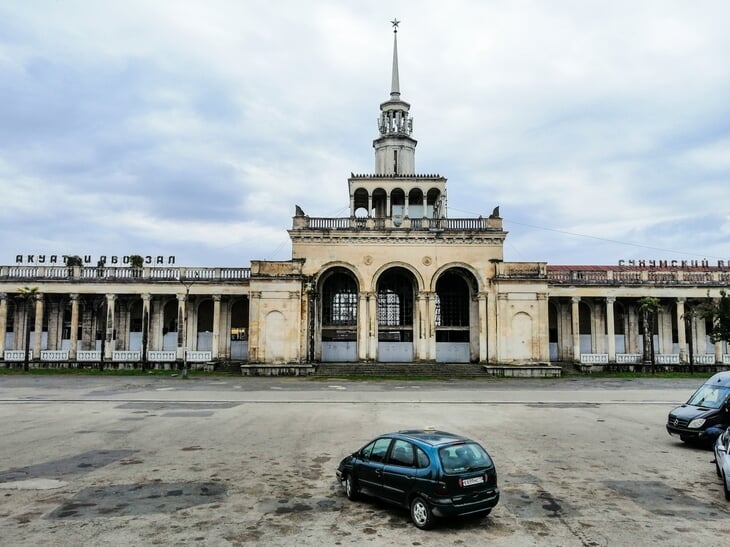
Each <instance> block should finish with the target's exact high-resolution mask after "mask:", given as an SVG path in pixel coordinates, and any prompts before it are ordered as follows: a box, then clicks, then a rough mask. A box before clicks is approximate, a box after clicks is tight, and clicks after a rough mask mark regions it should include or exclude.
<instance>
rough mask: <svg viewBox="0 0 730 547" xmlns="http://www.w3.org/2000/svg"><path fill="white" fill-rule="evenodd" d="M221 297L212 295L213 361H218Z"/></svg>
mask: <svg viewBox="0 0 730 547" xmlns="http://www.w3.org/2000/svg"><path fill="white" fill-rule="evenodd" d="M220 331H221V295H220V294H214V295H213V359H218V355H219V354H220V348H219V346H220V343H221V332H220Z"/></svg>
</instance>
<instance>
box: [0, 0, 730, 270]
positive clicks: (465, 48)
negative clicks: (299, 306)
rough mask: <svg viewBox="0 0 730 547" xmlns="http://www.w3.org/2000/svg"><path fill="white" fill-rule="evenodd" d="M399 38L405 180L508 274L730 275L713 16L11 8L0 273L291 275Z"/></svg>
mask: <svg viewBox="0 0 730 547" xmlns="http://www.w3.org/2000/svg"><path fill="white" fill-rule="evenodd" d="M393 18H397V19H399V20H400V21H401V23H400V26H399V32H398V56H399V66H400V91H401V98H402V99H403V100H405V101H408V102H409V103H410V104H411V114H412V115H413V118H414V130H413V136H414V138H416V139H417V140H418V146H417V149H416V171H417V172H418V173H424V174H434V173H437V174H440V175H443V176H445V177H446V178H447V179H448V183H447V191H448V215H449V217H452V218H465V217H466V218H468V217H477V216H479V215H482V216H487V215H489V214H490V213H491V212H492V210H493V209H494V207H496V206H499V207H500V214H501V216H502V218H503V219H504V221H503V222H504V228H505V230H506V231H507V232H508V236H507V239H506V242H505V246H504V259H505V260H507V261H517V262H523V261H525V262H531V261H544V262H548V263H549V264H554V265H560V264H562V265H575V264H602V265H617V264H618V262H619V261H620V260H632V259H633V260H640V259H646V260H652V259H656V260H702V259H707V260H708V261H709V262H710V263H711V264H713V265H714V264H716V263H717V261H718V260H724V261H726V262H728V261H730V207H729V205H730V62H728V58H729V57H730V32H728V30H727V28H728V21H730V2H727V1H726V0H717V1H715V0H703V1H701V2H690V1H678V0H677V1H675V0H663V1H651V0H645V1H636V0H631V1H624V0H612V1H610V2H608V1H593V0H572V1H571V0H552V1H550V2H545V1H540V0H535V1H519V0H518V1H514V0H510V1H508V0H505V1H500V0H474V1H471V0H450V1H449V2H448V3H447V2H443V1H442V0H439V1H431V0H419V1H397V0H391V1H388V2H384V1H380V0H373V1H368V2H365V1H347V0H337V1H335V0H333V1H327V0H322V1H317V0H312V1H308V2H301V1H294V0H291V1H290V0H277V1H271V0H262V1H258V0H240V1H223V0H219V1H215V0H214V1H206V2H193V1H184V0H183V1H180V0H175V1H164V0H155V1H149V0H143V1H137V0H125V2H97V1H92V0H88V1H73V0H34V1H33V2H23V1H20V0H18V1H13V0H6V1H4V2H2V3H0V265H12V264H15V263H16V256H17V255H23V256H24V257H25V258H24V261H27V255H33V257H34V260H36V261H37V260H38V256H39V255H46V256H50V255H59V256H60V255H63V254H68V255H80V256H92V257H93V260H94V264H95V263H96V262H95V261H96V259H97V258H98V257H100V256H120V257H121V256H125V255H130V254H140V255H143V256H147V255H149V256H153V257H156V256H164V257H169V256H174V257H175V262H176V265H178V266H200V267H205V266H207V267H247V266H249V264H250V261H251V260H288V259H290V258H291V242H290V240H289V236H288V233H287V229H290V228H291V226H292V217H293V215H294V212H295V205H299V206H300V207H301V208H302V209H303V210H304V211H305V213H306V214H307V215H309V216H311V217H345V216H348V215H349V197H348V189H347V178H348V177H349V176H350V174H351V173H353V172H354V173H372V172H373V171H374V151H373V148H372V141H373V139H375V138H376V137H377V133H378V131H377V125H376V121H377V117H378V114H379V105H380V103H381V102H383V101H385V100H387V99H388V97H389V92H390V82H391V61H392V45H393V33H392V28H391V25H390V21H391V20H392V19H393Z"/></svg>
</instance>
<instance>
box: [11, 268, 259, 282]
mask: <svg viewBox="0 0 730 547" xmlns="http://www.w3.org/2000/svg"><path fill="white" fill-rule="evenodd" d="M250 277H251V268H166V267H160V268H129V267H116V266H114V267H96V266H89V267H85V268H84V267H80V266H74V267H70V268H67V267H64V266H61V267H59V266H52V267H51V266H0V280H18V281H21V280H22V281H67V280H84V281H89V282H100V283H104V282H115V283H118V282H127V283H147V282H156V281H185V280H195V281H196V282H201V283H205V282H215V283H221V282H240V281H243V280H246V279H249V278H250Z"/></svg>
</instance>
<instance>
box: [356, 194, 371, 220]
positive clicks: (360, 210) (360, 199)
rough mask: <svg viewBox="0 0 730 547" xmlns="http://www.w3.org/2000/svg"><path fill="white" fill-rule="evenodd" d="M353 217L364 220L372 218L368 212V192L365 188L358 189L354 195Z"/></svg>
mask: <svg viewBox="0 0 730 547" xmlns="http://www.w3.org/2000/svg"><path fill="white" fill-rule="evenodd" d="M353 215H354V216H356V217H358V218H362V217H367V216H370V211H368V191H367V190H365V188H358V189H357V190H355V194H354V195H353Z"/></svg>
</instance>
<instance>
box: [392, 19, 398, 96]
mask: <svg viewBox="0 0 730 547" xmlns="http://www.w3.org/2000/svg"><path fill="white" fill-rule="evenodd" d="M390 24H391V25H393V77H392V81H391V85H390V99H391V100H392V101H397V100H398V99H400V81H399V78H398V25H399V24H400V21H398V19H393V20H392V21H391V22H390Z"/></svg>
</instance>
